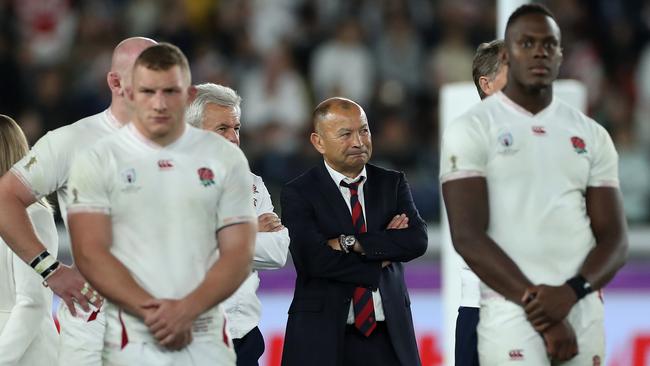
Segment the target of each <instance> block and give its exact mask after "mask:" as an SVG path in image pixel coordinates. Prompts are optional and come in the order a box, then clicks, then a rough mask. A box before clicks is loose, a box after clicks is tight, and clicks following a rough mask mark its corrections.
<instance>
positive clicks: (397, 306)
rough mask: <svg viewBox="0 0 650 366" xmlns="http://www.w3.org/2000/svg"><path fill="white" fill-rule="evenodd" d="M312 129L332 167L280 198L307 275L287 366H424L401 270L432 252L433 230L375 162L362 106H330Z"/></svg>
mask: <svg viewBox="0 0 650 366" xmlns="http://www.w3.org/2000/svg"><path fill="white" fill-rule="evenodd" d="M313 123H314V132H313V133H312V134H311V143H312V145H313V146H314V148H316V150H317V151H318V152H319V153H320V154H321V155H322V156H323V161H322V162H321V163H320V164H318V165H317V166H315V167H314V168H312V169H310V170H308V171H307V172H305V173H304V174H303V175H301V176H299V177H298V178H296V179H294V180H292V181H290V182H289V183H287V184H286V185H285V186H284V188H283V190H282V195H281V205H282V222H283V223H284V225H285V226H286V227H287V228H288V229H289V237H290V238H291V241H290V244H289V250H290V251H291V255H292V258H293V261H294V265H295V267H296V272H297V275H298V276H297V279H296V287H295V292H294V296H293V301H292V303H291V307H290V308H289V319H288V322H287V328H286V335H285V342H284V350H283V354H282V365H284V366H303V365H310V366H336V365H340V366H343V365H345V366H354V365H359V366H361V365H373V366H381V365H386V366H396V365H402V366H417V365H420V359H419V356H418V349H417V344H416V339H415V332H414V330H413V319H412V315H411V308H410V305H411V303H410V299H409V294H408V291H407V289H406V284H405V282H404V270H403V266H402V262H408V261H410V260H412V259H414V258H417V257H419V256H421V255H422V254H424V252H425V251H426V248H427V232H426V225H425V223H424V221H423V220H422V218H421V217H420V215H419V213H418V211H417V209H416V207H415V204H414V203H413V199H412V197H411V192H410V189H409V186H408V183H407V182H406V178H405V177H404V173H401V172H397V171H393V170H387V169H383V168H380V167H378V166H375V165H372V164H368V160H369V159H370V156H371V154H372V141H371V137H370V127H369V125H368V120H367V118H366V114H365V112H364V111H363V108H361V106H359V105H358V104H357V103H355V102H353V101H351V100H349V99H346V98H338V97H337V98H330V99H327V100H325V101H324V102H322V103H320V104H319V105H318V106H317V107H316V109H315V110H314V113H313Z"/></svg>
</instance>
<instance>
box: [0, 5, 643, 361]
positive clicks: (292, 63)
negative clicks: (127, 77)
mask: <svg viewBox="0 0 650 366" xmlns="http://www.w3.org/2000/svg"><path fill="white" fill-rule="evenodd" d="M543 3H545V4H546V5H548V6H549V8H550V9H551V10H552V11H554V12H555V14H556V17H557V20H558V22H559V24H560V27H561V29H562V32H563V40H562V45H563V47H564V64H563V67H562V69H561V78H565V79H576V80H580V81H581V82H582V83H583V84H584V85H585V86H586V88H587V90H588V104H587V112H588V114H589V115H590V116H592V117H593V118H594V119H596V120H597V121H598V122H599V123H601V124H602V125H603V126H605V128H607V130H608V131H609V133H610V134H611V135H612V137H613V138H614V141H615V143H616V145H617V148H618V151H619V154H620V175H621V188H622V191H623V195H624V203H625V209H626V216H627V218H628V220H629V223H630V241H631V254H630V259H629V261H628V264H627V265H626V266H625V267H624V269H623V270H622V271H621V272H620V273H619V275H618V276H617V277H616V279H615V280H614V281H613V282H612V284H611V285H610V286H609V287H608V288H607V289H606V295H605V296H606V307H607V320H606V326H607V333H608V339H607V342H608V359H607V362H606V364H607V365H621V366H622V365H634V366H638V365H650V315H648V310H647V309H648V308H649V306H650V245H649V241H650V225H648V224H649V222H650V1H648V0H645V1H644V0H628V1H623V0H593V1H588V0H549V1H543ZM495 27H496V1H494V0H492V1H490V0H462V1H452V0H439V1H435V0H433V1H431V0H320V1H319V0H273V1H270V0H221V1H212V0H162V1H156V0H133V1H127V0H113V1H108V0H105V1H102V0H79V1H74V0H0V86H1V87H0V113H4V114H9V115H11V116H14V117H15V118H16V119H17V120H18V121H19V122H20V123H21V125H22V127H23V129H24V130H25V132H26V134H27V135H28V138H29V140H30V142H32V143H33V142H35V141H36V140H37V139H38V138H39V137H40V136H42V135H43V134H44V133H45V132H46V131H48V130H51V129H54V128H57V127H60V126H62V125H65V124H68V123H71V122H73V121H76V120H77V119H79V118H81V117H84V116H87V115H90V114H94V113H96V112H98V111H100V110H102V109H104V108H105V107H106V106H107V105H108V103H109V101H110V95H109V92H108V88H107V87H106V82H105V74H106V71H107V70H108V67H109V64H110V54H111V52H112V49H113V47H114V46H115V45H116V44H117V43H118V42H119V41H120V40H121V39H123V38H125V37H128V36H133V35H142V36H149V37H152V38H154V39H156V40H158V41H168V42H172V43H174V44H176V45H178V46H179V47H181V49H183V51H184V52H185V53H186V54H187V55H188V58H189V60H190V63H191V67H192V72H193V80H194V82H208V81H210V82H216V83H222V84H225V85H229V86H232V87H234V88H235V89H236V90H238V92H239V93H240V94H241V95H242V97H243V98H244V101H243V106H242V107H243V115H242V123H243V127H242V148H243V150H244V151H245V152H246V154H247V156H248V157H249V160H250V164H251V168H252V170H253V171H254V172H255V173H256V174H258V175H261V176H262V177H263V178H264V181H265V182H266V184H267V186H268V188H269V190H270V191H271V194H272V197H273V198H274V199H275V200H276V202H277V200H278V198H279V191H280V188H281V185H282V184H283V183H284V182H286V181H287V180H289V179H291V178H293V177H295V176H296V175H298V174H299V173H300V172H302V171H303V170H304V169H306V168H307V167H308V166H310V165H312V164H313V163H314V162H316V161H318V156H317V155H316V153H315V151H314V150H313V148H312V147H311V146H310V145H309V143H308V138H307V136H308V133H309V129H310V124H309V122H308V120H309V113H310V111H311V108H312V107H313V105H314V103H316V102H318V101H320V100H322V99H323V98H325V97H327V96H330V95H332V94H338V95H344V96H347V97H350V98H352V99H354V100H356V101H358V102H359V103H360V104H361V105H362V106H364V108H365V109H366V112H367V113H368V117H369V120H370V124H371V130H372V132H373V141H374V156H373V161H374V162H375V163H377V164H380V165H383V166H387V167H392V168H396V169H400V170H404V171H405V172H406V173H407V177H408V179H409V182H410V184H411V188H412V191H413V195H414V199H415V201H416V205H417V207H418V209H419V210H420V212H421V214H422V216H423V217H424V218H425V219H426V220H427V222H428V223H429V230H430V235H429V238H430V243H429V250H428V252H427V254H426V255H425V256H424V257H423V258H421V259H418V260H416V261H414V262H412V263H410V264H409V265H407V281H408V283H409V286H410V290H411V292H412V294H413V310H414V315H415V322H416V331H417V332H418V338H419V345H420V349H421V356H422V359H423V362H424V364H425V365H439V364H443V357H444V356H443V354H444V349H443V342H442V338H443V334H442V322H443V320H442V319H443V314H442V306H441V296H440V284H441V281H440V278H441V274H440V242H441V239H440V230H439V219H440V214H439V212H440V211H439V205H440V196H439V191H438V185H439V182H438V180H437V167H438V136H439V134H438V113H439V111H438V100H439V91H440V88H441V86H442V85H445V84H448V83H453V82H460V81H470V80H471V60H472V56H473V53H474V50H475V48H476V46H477V45H478V44H479V43H480V42H485V41H489V40H491V39H493V38H494V36H495V34H496V31H495ZM276 211H278V213H279V211H280V207H276ZM60 231H61V233H62V245H61V252H60V256H61V257H62V258H64V260H69V250H68V247H67V246H66V243H67V242H66V239H65V235H64V230H60ZM294 276H295V274H294V270H293V267H292V265H291V263H288V264H287V267H286V268H285V269H282V270H278V271H270V272H263V273H261V277H262V285H261V289H260V296H261V298H262V301H263V303H264V309H263V311H264V313H263V321H262V325H261V327H262V329H263V331H264V332H265V335H266V340H267V353H266V354H265V356H264V359H263V362H264V363H265V364H267V365H276V364H277V360H278V357H279V352H280V349H281V342H282V331H283V326H284V320H285V319H286V310H287V309H288V304H289V301H290V299H291V294H292V286H293V282H292V281H293V278H294Z"/></svg>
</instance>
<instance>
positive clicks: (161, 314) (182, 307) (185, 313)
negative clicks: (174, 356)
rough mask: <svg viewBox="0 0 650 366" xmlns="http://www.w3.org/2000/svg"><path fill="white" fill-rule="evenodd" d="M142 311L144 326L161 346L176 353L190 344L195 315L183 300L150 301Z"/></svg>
mask: <svg viewBox="0 0 650 366" xmlns="http://www.w3.org/2000/svg"><path fill="white" fill-rule="evenodd" d="M142 309H143V318H144V323H145V325H146V326H147V327H148V328H149V331H150V332H151V334H153V336H154V337H155V338H156V340H157V341H158V343H160V345H161V346H163V347H165V348H167V349H170V350H173V351H177V350H180V349H182V348H184V347H186V346H187V345H189V344H190V343H192V324H193V322H194V319H195V318H196V315H195V314H194V313H193V312H192V311H191V309H190V307H189V305H188V304H187V302H186V301H185V300H183V299H181V300H171V299H152V300H149V301H147V302H146V303H144V304H143V305H142Z"/></svg>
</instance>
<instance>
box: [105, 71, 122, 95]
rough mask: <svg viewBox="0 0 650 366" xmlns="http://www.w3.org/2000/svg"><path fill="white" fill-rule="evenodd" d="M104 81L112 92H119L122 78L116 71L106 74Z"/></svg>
mask: <svg viewBox="0 0 650 366" xmlns="http://www.w3.org/2000/svg"><path fill="white" fill-rule="evenodd" d="M106 82H107V83H108V87H109V88H110V89H111V92H112V93H116V92H117V93H119V92H120V88H121V87H122V80H121V79H120V75H119V74H118V73H117V72H115V71H110V72H109V73H108V74H106Z"/></svg>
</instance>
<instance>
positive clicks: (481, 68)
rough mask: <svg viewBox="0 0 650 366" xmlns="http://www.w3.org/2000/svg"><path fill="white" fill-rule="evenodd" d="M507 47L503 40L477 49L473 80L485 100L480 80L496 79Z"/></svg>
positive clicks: (482, 44) (473, 63)
mask: <svg viewBox="0 0 650 366" xmlns="http://www.w3.org/2000/svg"><path fill="white" fill-rule="evenodd" d="M504 47H505V44H504V42H503V40H502V39H495V40H494V41H492V42H488V43H481V44H480V45H479V46H478V48H477V49H476V53H475V54H474V59H473V60H472V78H473V79H474V85H476V90H478V94H479V95H480V96H481V99H483V98H485V97H486V95H485V92H484V91H483V89H481V85H480V84H479V79H480V78H481V76H486V77H494V76H495V75H496V73H497V72H498V71H499V68H500V67H501V57H500V56H501V53H502V51H503V49H504Z"/></svg>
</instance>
